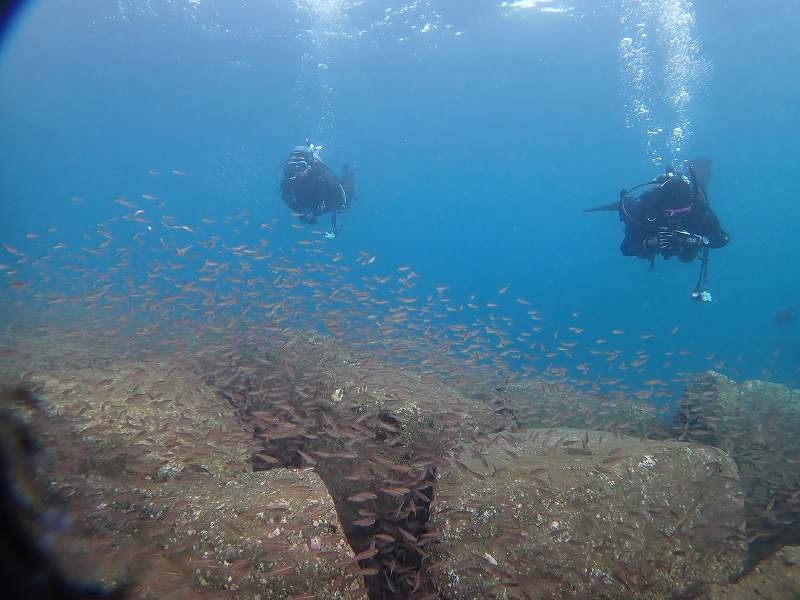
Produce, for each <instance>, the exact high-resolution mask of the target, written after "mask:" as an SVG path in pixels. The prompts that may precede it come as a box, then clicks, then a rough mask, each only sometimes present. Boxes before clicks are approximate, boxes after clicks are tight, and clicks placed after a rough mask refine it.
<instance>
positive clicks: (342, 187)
mask: <svg viewBox="0 0 800 600" xmlns="http://www.w3.org/2000/svg"><path fill="white" fill-rule="evenodd" d="M321 150H322V146H315V145H314V144H311V143H309V141H308V140H306V145H305V146H297V147H296V148H294V150H292V152H291V154H290V155H289V158H287V159H286V161H285V162H284V163H283V179H282V181H281V198H283V202H284V203H285V204H286V206H288V207H289V208H290V209H291V210H292V211H293V212H294V213H295V214H296V215H297V216H298V217H299V218H300V220H301V221H302V222H303V223H316V222H317V217H318V216H320V215H323V214H325V213H331V230H330V231H329V232H327V233H326V234H325V237H326V238H328V239H333V238H334V237H336V234H337V233H339V231H338V229H337V227H336V213H337V212H338V211H340V210H344V209H347V208H350V206H351V205H352V204H353V200H354V199H355V176H354V169H353V168H352V167H350V166H349V165H344V166H343V167H342V177H341V179H339V178H337V177H336V175H334V174H333V171H331V170H330V169H329V168H328V166H327V165H326V164H325V163H324V162H322V158H321V157H320V152H321Z"/></svg>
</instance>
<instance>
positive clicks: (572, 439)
mask: <svg viewBox="0 0 800 600" xmlns="http://www.w3.org/2000/svg"><path fill="white" fill-rule="evenodd" d="M742 497H743V494H742V487H741V483H740V481H739V477H738V475H737V471H736V467H735V466H734V464H733V462H732V461H731V460H730V458H729V457H728V455H727V454H725V453H724V452H722V451H719V450H716V449H713V448H709V447H705V446H700V445H696V444H686V443H680V442H660V441H659V442H655V441H649V440H641V441H640V440H639V439H638V438H630V437H617V436H613V435H609V434H608V433H606V432H586V431H581V430H574V429H551V430H530V431H527V432H523V433H515V434H513V435H512V434H507V433H506V434H499V435H497V436H490V437H488V438H485V439H482V440H480V441H479V442H478V443H476V444H474V445H473V446H472V447H471V448H468V449H466V450H464V451H462V452H461V453H460V454H459V455H457V456H456V457H454V458H453V460H451V461H450V464H449V466H447V467H443V468H441V469H440V470H439V473H438V478H437V490H436V495H435V501H434V502H433V506H432V508H431V521H432V524H433V526H434V527H435V528H436V529H437V530H438V531H440V532H441V535H442V543H441V545H440V550H441V554H442V556H441V557H440V559H438V560H436V559H434V561H433V562H432V564H431V566H430V576H431V579H432V581H433V584H434V586H435V587H436V588H437V589H438V590H439V591H440V593H441V594H442V597H443V598H448V599H451V598H452V599H455V598H461V599H465V600H466V599H468V598H470V599H471V598H493V597H529V598H565V597H575V596H582V597H602V598H631V597H634V595H635V597H637V598H665V597H669V596H670V595H671V594H672V593H674V592H681V591H684V590H687V589H689V588H690V587H692V586H694V585H696V584H698V583H704V582H713V581H727V580H728V579H729V578H731V577H733V576H735V575H737V574H738V573H739V572H740V569H741V567H742V563H743V560H744V557H745V547H746V544H745V538H744V534H743V513H742ZM523 590H524V592H525V593H526V594H527V596H522V595H521V594H522V591H523Z"/></svg>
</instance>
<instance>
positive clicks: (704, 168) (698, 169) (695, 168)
mask: <svg viewBox="0 0 800 600" xmlns="http://www.w3.org/2000/svg"><path fill="white" fill-rule="evenodd" d="M686 165H687V167H688V168H689V170H690V171H691V173H692V177H694V180H695V181H696V182H697V183H699V184H700V185H701V186H703V188H704V189H706V190H707V189H708V184H709V183H711V165H712V162H711V159H710V158H693V159H692V160H687V161H686Z"/></svg>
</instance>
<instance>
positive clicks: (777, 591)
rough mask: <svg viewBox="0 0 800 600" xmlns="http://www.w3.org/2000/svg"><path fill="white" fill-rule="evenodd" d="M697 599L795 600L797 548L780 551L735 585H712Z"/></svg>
mask: <svg viewBox="0 0 800 600" xmlns="http://www.w3.org/2000/svg"><path fill="white" fill-rule="evenodd" d="M698 597H699V598H702V599H703V600H752V599H753V598H769V600H797V598H798V597H800V546H787V547H785V548H782V549H781V550H780V551H778V552H777V553H776V554H774V555H772V556H770V557H769V558H768V559H766V560H764V561H762V562H760V563H758V564H757V565H756V566H755V567H754V568H753V570H752V571H750V572H749V573H748V574H747V575H746V576H744V577H743V578H742V579H740V580H739V581H737V582H736V583H730V584H727V585H712V586H710V587H709V589H707V590H706V591H705V592H703V593H702V595H699V596H698Z"/></svg>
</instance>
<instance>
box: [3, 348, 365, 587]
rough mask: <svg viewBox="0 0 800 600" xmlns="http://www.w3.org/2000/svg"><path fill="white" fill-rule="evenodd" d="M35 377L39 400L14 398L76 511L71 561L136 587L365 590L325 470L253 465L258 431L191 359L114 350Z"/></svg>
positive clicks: (68, 546)
mask: <svg viewBox="0 0 800 600" xmlns="http://www.w3.org/2000/svg"><path fill="white" fill-rule="evenodd" d="M31 379H33V380H35V382H36V390H37V398H38V400H37V405H36V406H35V407H30V406H29V407H25V406H20V407H18V408H17V409H15V410H18V411H19V412H20V414H21V415H22V416H24V417H25V418H26V420H27V421H28V422H30V424H31V427H32V432H33V435H35V437H36V439H37V441H38V442H39V443H40V445H41V446H42V447H43V448H45V449H46V454H47V456H48V457H49V460H47V461H43V462H42V464H41V471H40V472H38V473H37V474H36V478H37V479H38V480H40V481H41V482H42V484H43V485H44V487H45V488H46V489H48V490H49V491H50V493H51V494H54V495H57V496H58V497H60V498H61V499H62V502H61V503H60V506H61V509H62V510H64V511H65V517H66V519H65V520H66V521H68V522H69V523H70V527H69V528H67V529H66V530H65V531H58V532H53V533H52V537H53V540H52V541H51V547H52V553H53V555H54V556H56V557H59V560H60V563H61V564H60V568H61V569H62V570H63V572H64V573H66V574H67V575H70V576H72V577H76V578H77V577H80V578H81V579H84V578H90V579H94V580H97V581H101V582H103V583H105V584H107V585H108V586H114V585H117V584H120V583H124V584H127V585H128V588H129V589H130V591H131V595H132V597H134V598H147V599H151V598H153V599H155V598H159V599H160V598H172V599H176V600H181V599H184V598H185V599H189V598H195V597H199V594H200V592H202V593H203V595H202V597H224V598H231V597H235V598H240V599H242V600H246V599H252V600H255V599H256V598H262V599H263V598H289V597H297V596H306V595H311V594H321V596H320V597H325V598H341V599H349V598H356V599H365V598H366V591H365V589H364V584H363V577H362V576H361V575H360V574H358V573H357V572H355V571H356V569H357V565H356V564H355V563H353V561H352V559H353V556H354V555H353V551H352V549H351V548H350V546H349V545H348V543H347V540H346V538H345V535H344V531H343V529H342V527H341V525H340V523H339V519H338V516H337V513H336V509H335V506H334V502H333V499H332V498H331V496H330V494H329V493H328V491H327V489H326V488H325V485H324V483H323V482H322V480H321V479H320V478H319V477H318V476H317V475H316V474H315V473H313V472H312V471H309V470H287V469H276V470H273V471H269V472H263V473H252V472H248V471H249V470H250V469H249V457H250V455H251V453H252V450H253V448H254V447H256V442H255V441H254V440H253V439H252V434H250V433H248V432H247V431H245V430H243V428H242V424H241V422H240V421H239V420H238V418H237V415H236V414H235V411H234V409H233V408H232V407H231V406H229V405H227V404H225V403H224V402H221V401H220V400H219V398H218V397H217V396H216V395H215V394H214V393H213V392H212V391H211V390H210V388H208V387H207V386H206V385H205V383H204V382H203V379H202V378H201V377H199V376H197V375H196V374H194V373H193V372H192V371H191V369H189V368H187V367H186V366H185V365H182V364H179V363H177V364H170V363H166V362H159V361H155V360H154V361H150V362H145V363H141V362H139V363H135V362H131V361H122V360H120V361H113V360H110V361H103V363H102V364H97V365H93V366H81V367H80V368H78V367H77V366H76V368H74V369H72V370H52V371H43V372H39V373H36V374H35V376H33V377H31ZM67 511H68V513H67Z"/></svg>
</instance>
